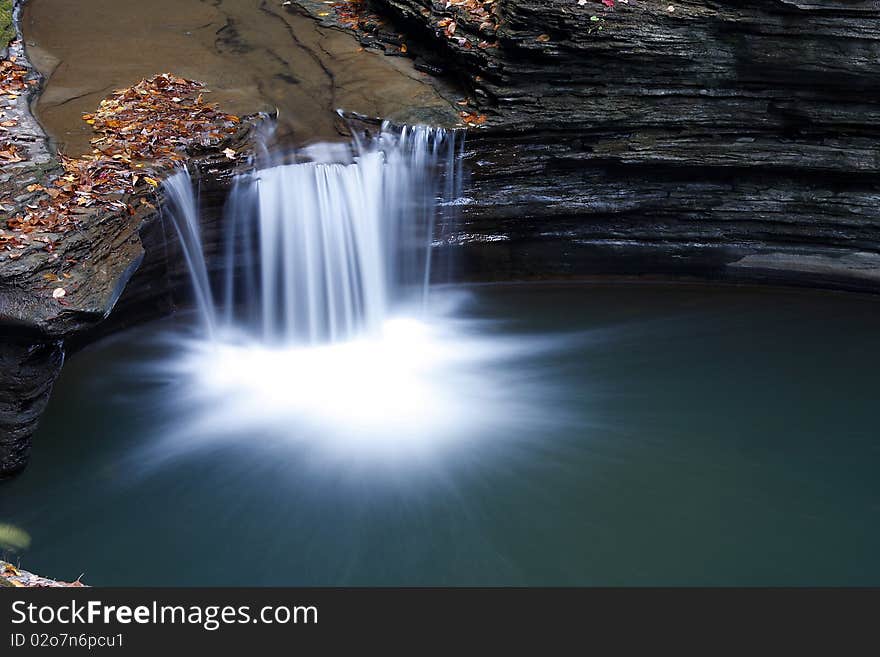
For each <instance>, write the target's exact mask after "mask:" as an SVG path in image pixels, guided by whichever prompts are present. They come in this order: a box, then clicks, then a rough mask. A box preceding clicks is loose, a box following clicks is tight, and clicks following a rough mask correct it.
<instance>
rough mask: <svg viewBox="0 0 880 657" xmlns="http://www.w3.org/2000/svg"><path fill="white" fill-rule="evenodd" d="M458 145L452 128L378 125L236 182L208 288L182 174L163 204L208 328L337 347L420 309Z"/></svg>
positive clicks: (456, 178)
mask: <svg viewBox="0 0 880 657" xmlns="http://www.w3.org/2000/svg"><path fill="white" fill-rule="evenodd" d="M460 148H461V139H460V138H457V135H456V133H455V132H453V131H446V130H443V129H439V128H428V127H424V126H417V127H404V128H402V129H399V130H392V129H391V128H390V127H389V126H387V125H385V126H383V129H382V130H381V132H380V133H379V134H378V136H376V137H374V138H371V139H369V140H366V141H363V140H361V141H358V142H356V144H355V146H353V147H352V148H351V149H340V148H339V147H335V148H333V147H325V148H320V147H317V148H316V147H312V148H311V149H308V150H307V151H306V152H305V153H301V154H299V156H298V157H299V158H302V157H303V156H305V157H306V158H308V159H309V160H311V161H304V162H303V161H294V162H292V163H280V164H276V165H275V166H267V167H264V168H260V169H258V170H257V171H256V172H254V173H253V174H248V175H244V176H241V177H239V178H238V179H237V180H236V182H235V184H234V188H233V191H232V193H231V195H230V199H229V202H228V205H227V211H226V218H225V220H226V227H225V244H224V247H223V248H224V251H223V253H224V255H223V258H224V263H223V267H222V269H223V272H224V274H223V277H224V278H223V280H222V282H220V283H221V284H218V285H215V286H212V283H211V281H210V276H209V267H208V265H207V264H206V262H205V257H204V255H203V246H202V239H201V234H200V229H199V217H198V207H197V201H196V195H195V194H194V192H193V187H192V184H191V182H190V180H189V176H188V175H187V173H186V172H185V171H181V172H179V173H177V174H176V175H174V176H172V177H171V178H170V179H169V180H168V181H167V182H166V183H165V190H166V195H167V197H168V199H169V206H168V209H169V210H170V214H171V216H172V218H173V222H174V225H175V228H176V231H177V233H178V235H179V237H180V241H181V244H182V247H183V250H184V254H185V257H186V261H187V264H188V266H189V270H190V272H191V277H192V282H193V286H194V288H195V296H196V302H197V304H198V306H199V309H200V311H201V314H202V317H203V319H204V323H205V326H206V327H207V330H208V331H209V333H211V334H212V335H213V334H215V333H217V332H218V331H219V332H225V333H230V332H239V333H240V332H245V333H247V334H248V335H249V336H250V337H256V338H259V339H260V340H262V341H264V342H268V343H275V344H277V343H282V344H316V343H323V342H337V341H342V340H347V339H351V338H353V337H356V336H359V335H364V334H376V333H378V332H379V331H381V329H382V326H383V323H384V322H385V321H386V320H387V319H388V318H389V316H390V315H391V313H392V312H394V311H395V310H396V309H399V308H400V307H401V306H404V305H413V306H419V305H421V306H424V305H425V304H426V301H427V296H428V290H429V287H430V283H431V280H432V277H433V276H434V275H435V273H436V272H435V271H434V260H435V259H436V254H435V249H434V244H435V241H436V240H437V238H438V237H439V238H440V239H442V238H443V236H444V235H446V234H448V232H449V230H450V229H451V222H452V221H453V219H454V210H455V200H456V199H457V198H458V195H459V191H460V184H461V172H460V165H459V160H460ZM331 157H332V158H335V159H337V160H339V159H342V160H343V161H341V162H340V161H336V162H328V161H327V160H328V159H330V158H331ZM296 159H297V158H294V160H296Z"/></svg>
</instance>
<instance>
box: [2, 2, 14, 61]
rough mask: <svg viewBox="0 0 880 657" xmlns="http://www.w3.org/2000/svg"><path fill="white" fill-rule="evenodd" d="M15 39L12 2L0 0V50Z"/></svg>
mask: <svg viewBox="0 0 880 657" xmlns="http://www.w3.org/2000/svg"><path fill="white" fill-rule="evenodd" d="M13 37H15V27H14V26H13V25H12V0H0V50H2V49H3V48H5V47H6V46H7V45H9V42H10V41H12V39H13Z"/></svg>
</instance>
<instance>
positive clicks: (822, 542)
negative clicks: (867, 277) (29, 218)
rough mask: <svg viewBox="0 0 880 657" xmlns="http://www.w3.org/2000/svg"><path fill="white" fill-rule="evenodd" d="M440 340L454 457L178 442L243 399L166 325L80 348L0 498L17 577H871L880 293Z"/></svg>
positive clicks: (489, 307) (875, 534) (514, 308)
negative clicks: (198, 364)
mask: <svg viewBox="0 0 880 657" xmlns="http://www.w3.org/2000/svg"><path fill="white" fill-rule="evenodd" d="M444 321H445V322H446V323H447V324H450V325H453V326H454V327H455V329H454V331H456V332H458V333H455V334H456V335H458V334H465V335H467V336H469V337H470V338H471V339H472V342H473V340H476V341H477V346H476V347H475V346H474V345H473V343H472V344H471V345H470V347H462V348H461V350H459V351H458V352H456V350H455V349H453V352H456V353H459V355H460V356H462V357H461V359H460V362H456V363H454V364H452V365H449V366H444V367H443V368H441V369H442V372H440V373H438V374H437V376H436V377H434V378H433V379H432V380H431V382H430V386H429V388H428V389H429V390H431V391H434V392H433V393H432V394H434V393H436V395H437V399H438V405H439V409H440V411H441V415H439V416H438V417H441V419H448V420H449V421H448V422H446V423H445V424H443V425H442V426H443V430H442V431H443V432H448V433H451V434H452V433H457V434H460V439H459V440H454V441H451V442H450V444H446V443H443V441H442V440H439V438H446V437H447V436H440V437H439V438H438V436H433V438H431V440H433V441H434V442H440V443H443V444H442V445H441V446H440V447H436V448H435V447H431V448H430V449H425V450H421V451H419V452H418V453H417V454H412V455H409V456H406V457H400V458H393V457H389V458H388V459H387V461H388V462H385V459H386V455H387V454H388V453H389V452H394V451H395V447H394V445H395V444H403V443H404V442H405V441H407V440H409V439H410V437H412V439H413V440H416V439H420V438H418V436H421V435H422V433H424V431H427V428H426V427H419V426H418V422H417V421H415V422H414V423H413V424H412V427H411V428H409V429H406V428H404V429H401V427H400V426H397V425H395V428H394V431H396V432H398V433H401V434H402V435H401V436H398V437H397V440H399V441H401V442H400V443H395V442H394V441H391V442H390V443H389V444H386V445H384V447H383V449H384V451H380V452H377V453H376V454H372V455H370V456H369V457H367V456H365V455H367V454H369V445H367V446H366V447H365V446H364V445H360V446H359V447H358V449H357V450H355V451H356V452H357V454H359V456H357V457H353V458H352V459H350V460H346V459H344V458H339V455H338V453H337V454H335V455H334V456H333V457H332V458H331V457H330V456H327V455H326V454H324V455H323V456H322V454H323V451H322V450H323V446H322V436H321V432H322V431H324V430H329V429H325V428H322V427H324V426H325V425H322V424H321V423H320V422H317V423H315V422H312V423H311V424H309V426H308V427H305V426H298V425H297V421H296V419H295V418H294V420H293V421H292V422H291V421H290V418H287V419H285V420H284V422H283V423H282V424H285V423H286V424H285V426H287V425H290V426H289V427H288V428H287V429H285V430H284V431H281V432H280V433H281V434H284V433H285V431H289V432H291V435H293V434H296V436H297V437H298V439H297V440H293V439H291V440H287V441H286V440H284V438H283V436H281V437H279V435H278V434H279V431H278V428H277V427H275V429H274V430H269V428H267V427H268V426H269V425H271V424H272V423H271V422H265V421H263V419H265V418H263V419H261V420H260V421H257V422H255V424H254V427H255V428H254V429H253V430H249V429H247V428H241V427H237V426H229V427H227V429H228V430H227V431H226V433H229V434H231V435H229V436H226V438H225V439H223V440H219V439H218V440H216V441H213V440H211V437H210V435H209V434H211V431H213V429H211V428H210V427H211V423H210V422H208V424H207V426H208V427H209V428H207V429H206V428H205V427H204V426H202V428H201V429H199V430H193V431H195V433H196V434H198V433H199V432H201V433H200V435H201V438H200V439H199V440H193V441H191V442H192V443H193V444H192V445H189V444H185V443H188V440H187V438H186V435H187V432H186V431H183V432H180V431H179V430H180V429H181V427H182V426H184V425H186V426H192V425H193V424H198V422H199V418H202V419H203V420H204V419H205V418H212V417H213V418H215V419H217V418H219V420H220V423H225V420H224V418H225V417H226V415H224V414H225V413H229V412H230V409H233V410H235V409H236V407H235V406H234V404H232V405H229V404H227V403H226V402H224V401H223V400H222V399H215V400H214V402H211V399H210V397H208V398H205V397H199V395H198V391H192V390H190V388H191V387H192V386H193V385H194V384H193V383H192V382H191V380H189V379H186V380H174V375H173V374H172V373H170V371H169V370H168V369H167V368H166V369H163V368H161V367H160V368H158V369H157V368H154V367H153V366H152V365H151V364H153V363H157V362H166V361H167V360H168V359H169V358H170V359H172V360H173V358H174V356H173V355H174V354H175V353H176V347H175V346H174V341H173V340H167V339H166V340H165V342H158V343H157V342H156V341H155V336H156V335H159V334H163V333H164V332H166V331H167V330H169V328H170V327H171V326H172V325H174V324H175V321H171V322H169V321H165V322H160V323H157V324H153V325H150V326H147V327H143V328H141V329H139V330H137V331H134V332H131V333H128V334H124V335H121V336H117V337H116V338H114V339H112V340H110V341H105V342H103V343H100V344H97V345H94V346H93V347H91V348H89V349H88V350H86V351H84V352H82V353H79V354H77V355H75V356H74V357H73V358H72V359H71V360H70V361H69V363H68V364H67V366H66V367H65V370H64V373H63V375H62V377H61V379H60V381H59V382H58V385H57V388H56V392H55V396H54V397H53V399H52V402H51V404H50V406H49V409H48V412H47V413H46V416H45V418H44V420H43V423H42V425H41V428H40V430H39V432H38V434H37V435H36V436H35V438H34V454H33V460H32V463H31V465H30V467H29V469H28V470H27V471H26V472H25V473H24V475H23V476H21V477H20V478H18V479H16V480H13V481H12V482H9V483H6V484H3V485H2V487H0V522H4V523H11V524H14V525H16V526H18V527H21V528H22V529H25V530H26V531H27V532H29V533H30V535H31V536H32V539H33V540H32V545H31V548H30V549H29V550H28V551H26V552H25V553H24V554H22V555H21V564H22V566H23V567H25V568H28V569H30V570H33V571H36V572H39V573H41V574H43V575H46V576H56V577H61V578H65V579H71V578H74V577H76V576H78V575H79V574H80V573H82V572H85V581H87V582H88V583H91V584H95V585H227V584H229V585H247V584H257V585H273V584H274V585H346V584H350V585H453V584H463V585H483V584H489V585H494V584H500V585H541V584H553V585H702V584H721V585H728V584H729V585H857V584H858V585H866V584H871V585H878V584H880V560H878V559H877V555H878V554H880V523H878V519H880V476H878V472H880V430H878V404H877V396H878V392H877V390H878V387H877V383H878V373H880V343H878V336H880V303H878V300H876V299H873V298H868V297H861V296H849V295H835V294H825V293H816V292H797V291H784V290H755V289H739V288H725V289H713V288H708V287H672V286H627V285H619V286H588V285H540V286H502V287H479V288H475V289H473V290H472V295H471V296H470V298H469V299H468V300H467V301H466V302H465V303H464V305H462V306H461V307H460V308H459V309H458V310H457V311H456V313H455V316H454V318H447V320H444ZM550 336H557V337H556V338H555V339H551V340H550V341H549V342H547V341H546V340H544V338H547V337H550ZM457 344H459V342H458V338H448V339H447V346H450V345H451V346H452V347H455V345H457ZM498 345H506V346H508V347H510V348H509V349H507V351H505V352H504V353H501V354H498V353H492V355H491V356H489V357H485V356H484V355H483V356H481V357H480V358H471V357H470V356H469V354H477V353H482V351H485V350H488V351H490V352H491V351H492V349H493V346H498ZM290 376H291V377H296V376H297V372H291V373H290ZM428 376H432V375H431V373H430V372H429V373H428ZM447 388H448V389H447ZM496 393H498V394H496ZM189 394H193V395H195V398H196V399H197V400H198V401H197V402H193V404H195V405H196V406H198V408H197V409H195V410H192V409H189V410H187V411H186V412H184V411H182V410H181V409H182V408H188V407H189V406H190V405H192V404H190V402H189V397H188V396H187V395H189ZM499 394H500V397H499ZM484 395H485V398H484ZM441 396H442V397H443V398H444V399H446V401H445V402H440V401H439V399H440V397H441ZM232 397H234V395H229V399H230V402H231V401H232ZM459 398H462V399H459ZM450 400H452V401H450ZM182 401H183V402H186V403H185V404H184V403H181V402H182ZM453 402H454V403H453ZM212 403H213V404H214V405H213V406H212ZM338 404H339V406H338V408H339V410H340V413H343V414H344V413H345V411H346V409H347V405H346V404H347V401H346V399H339V400H338ZM442 404H446V405H445V406H444V405H442ZM392 407H393V405H392ZM447 407H448V408H454V409H455V413H454V414H452V413H451V412H450V413H447V412H446V410H445V409H446V408H447ZM414 410H415V417H416V418H418V417H421V410H423V409H413V408H406V409H404V408H402V407H401V409H400V411H401V413H403V412H404V411H406V412H407V413H410V414H413V411H414ZM424 410H425V411H426V412H425V414H424V417H425V418H432V417H434V415H432V413H429V412H427V410H428V409H424ZM235 412H236V413H237V412H238V410H235ZM260 412H261V411H260V409H257V411H256V415H257V416H258V415H259V414H260ZM255 417H256V416H255ZM469 417H470V418H473V422H469V419H468V418H469ZM391 424H393V423H391ZM244 426H245V427H246V426H247V423H245V424H244ZM475 427H476V428H475ZM423 430H424V431H423ZM428 433H430V431H428ZM206 435H207V437H206ZM169 436H173V437H172V438H169ZM303 436H307V437H308V438H303ZM170 441H174V443H173V445H172V443H171V442H170ZM432 445H433V443H432ZM343 446H344V443H343ZM337 447H338V445H337ZM358 450H360V451H358ZM337 451H338V450H337ZM402 451H403V452H405V453H406V454H409V452H406V450H402Z"/></svg>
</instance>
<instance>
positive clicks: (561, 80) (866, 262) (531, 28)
mask: <svg viewBox="0 0 880 657" xmlns="http://www.w3.org/2000/svg"><path fill="white" fill-rule="evenodd" d="M607 4H611V5H613V7H608V6H606V5H607ZM374 5H376V6H377V7H378V8H379V9H380V10H382V11H385V12H387V13H388V14H390V15H393V16H395V17H396V18H397V19H398V21H399V25H401V26H402V28H405V29H406V30H407V31H408V32H409V33H410V35H411V37H410V40H411V41H413V40H420V41H422V42H425V41H427V42H430V43H431V44H433V48H434V49H435V51H436V52H437V53H440V55H441V57H440V59H442V61H444V62H445V65H446V68H447V71H448V72H449V73H451V74H454V75H455V76H456V77H457V78H458V79H459V80H460V81H462V82H463V83H464V84H465V85H466V87H467V88H468V89H469V90H470V91H471V93H472V95H473V98H472V101H471V105H470V106H469V107H465V110H466V111H467V112H473V113H474V114H485V115H486V117H487V121H486V123H485V126H486V127H485V128H484V129H482V130H478V131H477V133H478V134H477V135H476V136H475V137H472V138H470V140H469V144H470V148H471V154H470V160H471V165H472V166H471V169H472V172H473V177H472V185H471V188H470V191H469V197H470V204H469V205H468V206H467V207H466V209H465V217H466V218H467V220H468V222H467V223H466V225H465V227H464V234H463V235H462V236H461V239H462V241H463V242H469V241H470V242H476V243H478V244H481V245H482V246H480V248H479V249H468V251H469V252H470V253H471V254H472V258H470V262H471V264H472V267H473V271H475V272H477V271H478V270H480V269H483V270H488V268H487V266H486V265H487V264H488V262H490V261H491V263H492V266H493V269H492V271H493V273H494V275H496V276H502V277H503V276H507V275H511V274H512V275H517V274H518V273H523V274H528V273H541V274H558V273H565V272H570V273H588V272H591V271H595V272H602V271H606V272H607V271H628V272H630V273H655V272H658V273H664V272H676V271H678V272H682V271H685V272H686V271H687V270H688V269H689V268H690V269H693V270H694V271H695V272H696V271H699V272H700V273H702V274H706V273H709V274H712V273H717V274H718V275H719V276H741V277H744V278H755V277H756V276H757V277H759V278H760V277H761V276H763V275H765V274H766V275H768V276H771V277H775V278H790V279H792V280H794V279H798V278H802V279H803V280H804V281H805V282H809V283H811V284H814V283H817V282H818V283H819V284H825V283H827V284H833V285H840V284H843V285H845V286H847V287H855V288H865V287H866V288H870V289H877V287H878V283H880V268H878V257H877V255H876V253H877V251H878V249H880V177H878V171H880V148H878V146H880V98H878V97H877V95H876V89H877V88H878V83H880V20H878V19H880V6H878V4H877V3H876V2H843V1H832V0H829V1H825V2H820V1H816V2H785V1H781V0H760V1H757V0H756V1H752V2H749V1H746V2H732V1H726V2H719V1H712V0H686V1H683V2H668V1H664V2H659V1H655V0H629V2H623V1H622V0H617V1H616V2H613V3H602V2H599V1H598V0H587V1H586V2H584V3H580V2H577V1H575V0H495V1H494V2H486V3H479V2H475V1H471V0H452V2H446V1H435V2H432V1H431V0H375V1H374ZM475 104H476V107H475V106H474V105H475ZM487 243H489V244H491V245H492V247H491V248H488V249H487V248H484V247H485V244H487ZM756 255H760V259H758V260H755V258H754V256H756ZM486 258H491V260H490V261H487V260H486ZM744 258H751V260H744Z"/></svg>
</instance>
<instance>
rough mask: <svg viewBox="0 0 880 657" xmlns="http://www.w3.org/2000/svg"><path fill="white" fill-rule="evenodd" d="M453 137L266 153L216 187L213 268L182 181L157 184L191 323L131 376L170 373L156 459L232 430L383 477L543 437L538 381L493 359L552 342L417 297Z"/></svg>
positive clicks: (441, 206)
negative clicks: (250, 169) (397, 468)
mask: <svg viewBox="0 0 880 657" xmlns="http://www.w3.org/2000/svg"><path fill="white" fill-rule="evenodd" d="M455 137H456V135H454V134H451V133H447V132H444V131H442V130H433V129H429V128H406V129H404V130H401V131H394V132H393V131H391V130H388V129H385V130H384V131H383V132H382V133H380V134H379V135H378V136H376V137H374V138H372V139H370V140H369V141H366V142H360V143H357V144H356V146H355V147H352V148H346V147H344V146H340V145H332V146H330V145H321V146H315V147H311V148H309V149H307V150H306V151H301V152H299V153H297V154H296V155H295V156H294V157H290V156H289V155H285V156H284V157H281V156H277V155H274V154H270V153H266V154H265V155H263V156H262V158H261V160H262V162H263V166H261V167H260V168H258V169H257V171H256V172H255V173H254V174H253V175H248V176H243V177H241V178H239V179H238V180H237V181H236V184H235V186H234V189H233V191H232V193H231V195H230V198H229V202H228V204H227V208H226V218H225V224H224V228H223V237H224V239H223V242H222V245H221V248H220V250H219V255H216V256H215V258H219V260H220V262H219V263H218V262H215V261H214V260H212V259H211V258H208V259H207V261H206V258H205V257H204V255H203V242H205V243H207V240H203V239H202V238H201V235H200V230H199V213H198V204H197V202H196V195H195V193H194V190H193V185H192V183H191V181H190V179H189V177H188V176H187V175H186V173H185V172H181V173H179V174H177V175H176V176H174V177H173V178H171V179H170V180H169V181H168V182H167V183H166V192H167V195H168V198H169V205H168V209H169V211H170V214H171V217H172V219H173V220H174V222H175V225H176V230H177V232H178V234H179V235H180V236H181V243H182V245H183V249H184V252H185V258H186V261H187V264H188V266H189V270H190V274H191V278H192V282H193V286H194V287H195V290H196V294H195V301H196V304H197V305H198V308H199V313H200V315H201V317H202V321H203V324H204V329H202V330H201V331H200V332H199V334H197V335H196V336H195V337H194V336H192V335H179V334H177V335H172V336H171V339H172V341H173V343H174V345H175V353H176V356H175V358H174V359H173V360H170V361H164V360H163V361H162V362H161V363H159V364H158V371H153V370H151V371H148V372H145V373H144V376H145V378H147V379H150V378H152V377H153V376H154V375H158V376H159V379H160V380H167V381H171V382H174V384H173V385H175V388H174V390H175V391H174V392H173V393H172V394H170V395H169V404H170V405H171V406H172V407H173V408H174V413H173V416H174V422H173V423H172V425H171V426H169V428H168V429H167V430H164V431H163V432H162V434H163V436H164V438H163V439H162V441H161V446H160V447H159V448H158V449H157V450H156V452H155V453H154V455H153V456H155V455H156V454H158V455H160V458H161V459H165V458H168V457H170V456H171V455H175V454H180V453H182V452H188V451H190V450H194V449H197V448H200V447H206V446H209V445H210V446H215V445H218V444H221V443H223V442H224V441H233V443H235V444H237V443H239V442H240V441H242V440H243V439H244V440H246V441H247V444H248V445H249V447H248V449H254V448H255V447H254V445H253V443H255V442H258V443H259V444H260V445H261V446H262V447H264V448H266V449H270V446H271V449H272V450H273V452H272V453H273V455H274V456H273V458H280V456H281V454H282V453H283V452H284V451H285V449H284V448H283V447H279V445H281V446H287V447H290V448H294V449H297V448H298V447H307V448H314V449H315V450H317V453H319V454H320V455H321V458H322V459H325V460H329V461H327V462H340V463H345V464H346V465H350V464H352V463H355V462H364V461H366V462H369V464H370V466H371V469H373V468H375V470H376V471H377V472H386V468H387V467H389V466H394V465H395V464H400V463H402V462H406V463H407V464H409V466H412V465H413V464H415V463H421V464H426V463H428V462H430V463H436V462H437V461H436V460H435V457H436V452H437V450H438V449H440V448H443V449H444V450H445V449H448V448H450V447H451V446H453V445H459V446H464V445H467V446H468V448H469V449H472V448H473V447H474V446H475V444H476V443H477V442H479V441H480V440H481V439H484V438H486V437H488V436H494V437H496V438H497V437H498V436H515V435H521V433H522V432H523V431H527V430H532V433H533V435H534V436H540V435H542V434H543V430H544V429H545V428H546V426H547V419H546V418H545V417H544V416H543V415H542V414H540V413H538V412H536V411H535V408H534V407H535V405H536V404H538V403H540V399H542V396H543V395H544V393H545V392H546V391H545V390H543V389H542V388H543V386H537V385H535V384H534V382H533V381H532V380H531V378H530V377H525V378H524V379H523V380H521V381H520V380H509V379H508V378H506V377H505V375H504V374H503V371H504V370H505V368H507V367H509V365H510V363H511V362H512V361H518V360H519V359H527V358H529V357H532V356H534V355H535V354H537V353H541V352H543V351H545V350H546V349H548V348H554V346H555V341H550V343H548V342H547V341H546V340H544V339H541V338H539V339H535V338H531V339H529V338H526V337H524V336H519V337H517V338H516V339H502V338H499V337H498V336H497V335H494V334H493V333H492V332H491V331H490V332H489V333H488V334H487V333H485V331H486V327H485V326H484V325H482V324H481V323H480V322H474V321H468V320H462V319H461V318H457V317H456V314H457V311H458V309H459V308H460V304H461V302H462V301H465V302H466V295H462V294H459V293H456V292H455V291H453V290H449V289H446V290H444V291H443V293H442V294H438V293H433V294H430V295H429V293H430V292H431V286H432V282H433V281H435V280H437V279H440V280H443V272H442V268H441V267H440V265H442V264H444V262H443V259H442V258H439V257H438V255H439V252H441V251H442V249H438V248H437V245H442V244H444V243H446V241H447V240H449V238H450V236H451V232H452V228H453V226H452V222H453V221H454V219H455V216H454V211H455V208H456V206H457V203H456V200H457V199H458V196H459V186H460V180H461V173H460V166H459V162H458V160H459V156H460V152H461V144H460V143H456V139H455ZM209 246H210V245H209ZM218 270H219V272H220V273H219V274H216V275H214V277H213V280H212V276H211V272H212V271H213V272H217V271H218ZM429 300H430V303H429ZM551 343H552V344H551ZM514 378H516V377H514ZM557 415H558V414H557ZM559 421H560V418H559V417H554V418H553V422H554V423H558V422H559ZM256 436H259V439H258V440H257V441H254V440H253V438H254V437H256ZM428 455H430V458H426V457H427V456H428ZM144 460H145V461H146V460H149V457H146V456H145V457H144ZM413 472H415V470H414V471H413Z"/></svg>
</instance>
